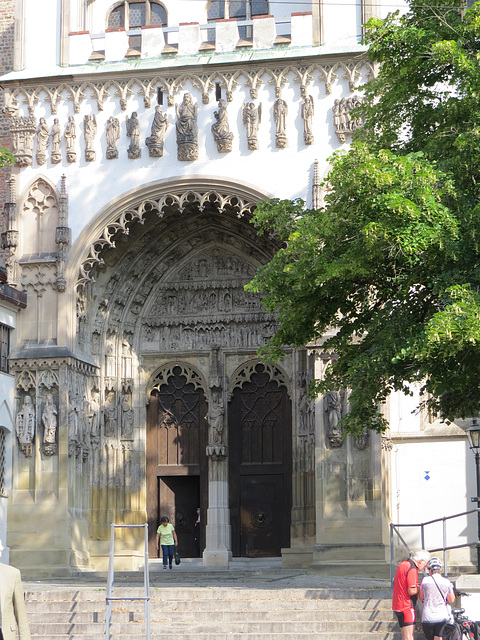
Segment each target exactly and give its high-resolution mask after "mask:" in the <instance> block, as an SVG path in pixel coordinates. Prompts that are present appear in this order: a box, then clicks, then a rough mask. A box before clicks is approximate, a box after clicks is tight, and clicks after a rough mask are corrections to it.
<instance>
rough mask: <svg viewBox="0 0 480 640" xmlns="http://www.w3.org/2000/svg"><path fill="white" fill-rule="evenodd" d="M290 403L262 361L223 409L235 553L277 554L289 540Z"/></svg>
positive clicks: (290, 482)
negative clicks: (226, 425)
mask: <svg viewBox="0 0 480 640" xmlns="http://www.w3.org/2000/svg"><path fill="white" fill-rule="evenodd" d="M291 414H292V408H291V402H290V399H289V398H288V394H287V390H286V388H285V387H284V386H280V385H279V384H278V383H277V382H276V381H275V380H271V379H270V377H269V374H268V373H267V371H266V370H265V367H264V366H263V365H261V364H259V365H257V367H256V369H255V372H254V373H253V374H252V375H251V376H250V379H249V381H248V382H245V383H244V384H243V385H242V387H237V388H236V389H235V390H234V392H233V396H232V400H231V403H230V406H229V410H228V421H229V424H228V429H229V455H230V513H231V527H232V552H233V555H234V556H244V557H260V556H279V555H280V553H281V548H282V547H288V546H289V545H290V523H291V505H292V497H291V492H292V443H291V439H292V433H291V432H292V429H291V420H292V416H291Z"/></svg>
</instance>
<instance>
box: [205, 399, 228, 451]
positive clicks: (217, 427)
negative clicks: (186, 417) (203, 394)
mask: <svg viewBox="0 0 480 640" xmlns="http://www.w3.org/2000/svg"><path fill="white" fill-rule="evenodd" d="M224 413H225V409H224V406H223V400H222V398H221V397H220V394H219V393H218V392H217V391H215V392H214V393H213V394H212V400H211V402H209V405H208V412H207V415H206V416H205V417H206V419H207V420H208V424H209V425H210V429H211V432H210V444H222V433H223V415H224Z"/></svg>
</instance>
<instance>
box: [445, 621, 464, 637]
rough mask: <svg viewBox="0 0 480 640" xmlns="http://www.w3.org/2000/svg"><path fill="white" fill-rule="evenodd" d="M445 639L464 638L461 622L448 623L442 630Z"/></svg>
mask: <svg viewBox="0 0 480 640" xmlns="http://www.w3.org/2000/svg"><path fill="white" fill-rule="evenodd" d="M442 637H443V640H462V629H461V627H460V625H459V624H457V623H454V624H449V623H447V624H446V625H444V627H443V631H442Z"/></svg>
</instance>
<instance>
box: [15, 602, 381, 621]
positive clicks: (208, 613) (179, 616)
mask: <svg viewBox="0 0 480 640" xmlns="http://www.w3.org/2000/svg"><path fill="white" fill-rule="evenodd" d="M48 613H49V614H51V615H49V618H50V621H52V622H55V623H57V624H73V623H74V624H91V623H102V624H103V623H105V619H106V612H105V608H104V609H103V610H100V609H99V608H97V609H96V610H95V611H90V612H84V611H82V612H59V611H54V612H48ZM160 613H162V612H161V611H155V610H151V615H150V618H151V620H152V621H155V620H158V619H159V614H160ZM258 613H260V614H261V616H262V620H268V621H285V620H287V621H290V622H295V623H297V622H298V623H303V622H310V621H312V622H322V621H326V620H345V619H347V618H350V619H355V620H358V621H361V622H364V621H375V622H378V621H385V622H388V621H391V620H392V619H393V618H392V611H391V610H387V609H382V610H373V611H369V610H357V609H355V610H335V609H322V610H318V609H304V608H302V609H283V610H280V611H268V610H260V609H259V610H258ZM45 615H46V612H45V611H38V612H35V613H32V612H31V611H30V610H29V612H28V619H29V621H30V625H34V624H35V625H39V624H45V622H46V621H45ZM164 615H166V614H165V613H164ZM167 619H168V621H169V622H172V623H173V622H174V623H178V622H186V623H188V624H190V623H196V622H197V623H198V622H208V623H210V622H211V621H212V620H215V621H221V620H224V621H234V622H235V623H239V622H247V621H249V620H251V619H252V611H251V610H234V611H232V610H230V611H226V610H225V609H224V608H223V607H222V609H209V610H199V611H183V610H182V609H175V610H171V609H170V610H169V611H168V618H167ZM143 620H144V608H143V605H142V609H141V610H140V611H131V610H128V609H126V610H124V611H118V610H114V611H113V612H112V622H114V623H123V622H143Z"/></svg>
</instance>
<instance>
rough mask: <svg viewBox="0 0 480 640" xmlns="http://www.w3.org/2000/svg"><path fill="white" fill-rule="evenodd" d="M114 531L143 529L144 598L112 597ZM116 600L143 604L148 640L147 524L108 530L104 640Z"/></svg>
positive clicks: (122, 525)
mask: <svg viewBox="0 0 480 640" xmlns="http://www.w3.org/2000/svg"><path fill="white" fill-rule="evenodd" d="M115 529H144V530H145V561H144V565H143V584H144V593H145V595H144V596H138V597H134V596H131V597H125V596H112V592H113V582H114V572H115V569H114V560H115ZM116 600H125V601H128V600H129V601H134V600H143V601H144V602H145V625H146V630H145V634H146V640H150V580H149V574H148V524H114V523H113V522H112V524H111V530H110V553H109V558H108V577H107V595H106V597H105V601H106V620H105V640H110V627H111V624H112V602H114V601H116Z"/></svg>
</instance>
